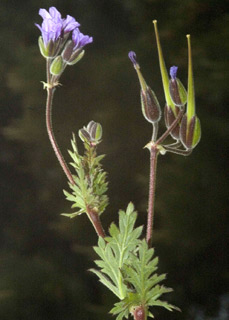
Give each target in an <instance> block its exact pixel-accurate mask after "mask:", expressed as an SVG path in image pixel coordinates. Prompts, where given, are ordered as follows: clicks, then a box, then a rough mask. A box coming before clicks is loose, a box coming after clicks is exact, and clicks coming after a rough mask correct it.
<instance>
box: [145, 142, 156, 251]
mask: <svg viewBox="0 0 229 320" xmlns="http://www.w3.org/2000/svg"><path fill="white" fill-rule="evenodd" d="M158 153H159V150H158V148H157V145H155V144H153V145H152V147H151V149H150V180H149V200H148V217H147V230H146V241H147V243H148V246H149V247H150V246H151V245H152V234H153V221H154V208H155V187H156V172H157V156H158Z"/></svg>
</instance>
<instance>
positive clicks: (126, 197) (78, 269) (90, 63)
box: [0, 0, 229, 320]
mask: <svg viewBox="0 0 229 320" xmlns="http://www.w3.org/2000/svg"><path fill="white" fill-rule="evenodd" d="M226 4H228V2H227V1H217V0H215V1H213V0H210V1H209V0H208V1H198V0H187V1H179V0H170V1H160V0H141V1H140V0H101V1H99V0H75V1H70V0H68V1H63V0H59V1H37V0H33V1H25V0H23V1H22V0H21V1H18V0H15V1H12V0H1V2H0V27H1V28H0V45H1V48H0V71H1V73H0V75H1V81H0V86H1V90H0V124H1V131H0V135H1V139H0V164H1V167H0V171H1V179H0V197H1V201H0V210H1V214H0V319H1V320H15V319H18V320H27V319H28V320H31V319H33V320H41V319H42V320H46V319H47V320H48V319H50V320H51V319H52V320H53V319H55V320H73V319H90V320H96V319H99V320H102V319H111V316H109V315H107V313H108V311H109V310H110V309H111V307H112V304H113V302H114V301H116V300H115V298H114V297H113V296H112V295H111V294H110V293H109V292H107V290H106V289H105V288H103V287H102V285H101V284H99V283H98V282H97V279H96V278H95V276H94V275H92V274H90V273H89V272H88V271H87V270H88V269H89V268H91V267H92V266H94V264H93V259H94V258H95V256H94V253H93V250H92V249H91V246H92V245H95V244H96V241H97V237H96V234H95V233H94V231H93V228H92V226H91V225H90V223H89V221H88V220H87V218H86V216H81V217H78V218H77V219H74V220H68V219H67V218H65V217H61V216H60V213H61V212H71V209H70V203H69V202H67V201H66V200H65V199H64V195H63V194H62V189H64V188H67V181H66V178H65V176H64V174H63V172H62V170H61V168H60V167H59V165H58V162H57V160H56V159H55V156H54V153H53V151H52V149H51V146H50V144H49V141H48V138H47V134H46V128H45V98H46V93H45V91H44V90H42V84H41V83H40V81H42V80H45V60H44V59H43V57H41V55H40V53H39V50H38V46H37V38H38V36H39V30H38V29H37V28H36V27H35V26H34V23H35V22H37V23H40V22H41V18H40V17H39V16H38V10H39V8H46V9H47V8H48V7H49V6H56V7H57V9H58V10H59V11H60V12H61V13H62V14H63V16H65V15H66V14H70V15H72V16H74V17H75V18H76V20H77V21H79V22H80V23H81V31H82V32H83V33H85V34H89V35H91V36H93V37H94V42H93V44H92V45H88V46H87V48H86V54H85V57H84V59H83V60H82V61H81V62H80V63H79V64H77V65H76V66H74V67H71V68H68V69H67V70H66V71H65V73H64V75H63V77H62V79H61V83H62V84H63V86H62V87H60V88H59V89H58V90H57V92H56V95H55V100H54V112H53V122H54V130H55V132H56V136H57V140H58V141H59V144H60V146H61V149H62V150H63V153H64V155H65V156H66V158H67V160H70V159H69V156H68V154H67V148H70V138H71V134H72V132H73V131H74V132H76V133H77V131H78V129H79V128H81V127H82V126H83V125H85V124H86V123H87V122H89V121H90V120H92V119H93V120H95V121H98V122H100V123H101V124H102V125H103V129H104V136H103V143H102V144H101V146H100V147H99V150H100V152H101V153H106V154H107V157H106V159H105V160H104V167H105V169H106V171H108V173H109V181H110V183H109V197H110V205H109V207H108V208H107V210H106V212H105V213H104V214H103V215H102V221H103V223H104V226H105V228H106V229H107V227H108V226H109V224H110V223H111V221H113V220H115V221H117V212H118V209H120V208H125V207H126V206H127V203H128V202H129V201H133V202H134V203H135V206H136V209H137V210H138V212H139V218H138V223H139V224H143V223H144V222H145V219H146V207H147V194H148V190H147V189H148V172H149V166H148V165H149V154H148V151H147V150H143V146H144V145H145V144H146V143H147V142H148V141H149V139H150V136H151V126H150V124H148V123H147V122H146V121H145V120H144V118H143V116H142V114H141V109H140V101H139V84H138V80H137V77H136V74H135V72H134V69H133V67H132V64H131V63H130V61H129V59H128V57H127V54H128V52H129V51H130V50H134V51H136V53H137V55H138V61H139V63H140V65H141V69H142V72H143V74H144V76H145V78H146V80H147V82H148V84H149V85H150V86H151V87H152V88H153V89H154V91H155V92H156V93H157V96H158V98H159V101H160V103H161V105H162V106H163V105H164V96H163V91H162V85H161V78H160V72H159V66H158V60H157V50H156V43H155V37H154V32H153V25H152V20H153V19H157V20H158V27H159V30H160V35H161V42H162V46H163V51H164V55H165V59H166V64H167V66H168V67H169V66H171V65H178V66H179V77H180V79H181V80H182V81H183V82H184V84H185V85H186V79H187V44H186V37H185V36H186V34H187V33H190V34H191V35H192V48H193V60H194V75H195V88H196V104H197V114H198V116H199V118H200V119H201V124H202V139H201V142H200V144H199V145H198V147H197V148H196V149H195V150H194V152H193V154H192V155H191V156H190V157H188V158H184V157H180V156H176V155H171V154H169V155H166V156H164V157H162V156H160V157H159V167H158V177H157V192H156V219H155V232H154V246H155V248H156V253H157V255H159V257H160V264H159V269H160V270H159V271H160V272H166V273H168V279H167V281H166V285H167V286H171V287H173V288H174V290H175V291H174V293H172V294H169V295H168V296H167V297H166V298H167V299H168V300H169V301H170V302H172V303H174V304H176V305H178V306H179V307H181V309H182V310H183V312H182V313H177V312H175V313H173V314H172V313H168V312H164V311H163V310H162V311H161V312H159V313H158V309H157V311H156V319H178V320H179V319H180V320H181V319H186V320H188V319H189V320H190V319H196V320H197V319H198V320H202V319H207V316H209V317H211V318H210V319H213V317H217V319H220V320H225V319H227V316H228V314H229V313H228V314H227V315H226V318H223V310H224V309H223V308H222V305H220V303H221V304H222V302H223V301H226V300H227V308H229V306H228V305H229V302H228V300H229V298H228V294H229V289H228V283H229V281H228V280H229V271H228V260H227V251H228V233H229V232H228V231H229V228H228V226H229V223H228V210H227V202H228V198H227V195H228V179H227V173H228V163H227V151H228V133H229V129H228V98H229V91H228V83H229V77H228V65H229V63H228V61H229V60H228V54H229V43H228V38H229V10H228V8H227V7H226ZM162 122H163V121H162ZM163 128H164V125H163V123H162V125H161V130H163ZM220 301H221V302H220ZM225 305H226V304H225ZM198 310H199V311H198ZM201 310H202V311H201ZM159 311H160V310H159ZM198 312H199V313H198ZM201 312H202V313H203V314H205V316H203V317H202V318H201V317H200V318H198V314H201ZM220 312H221V316H220V315H219V313H220ZM225 314H226V313H225ZM208 319H209V318H208ZM214 319H215V318H214Z"/></svg>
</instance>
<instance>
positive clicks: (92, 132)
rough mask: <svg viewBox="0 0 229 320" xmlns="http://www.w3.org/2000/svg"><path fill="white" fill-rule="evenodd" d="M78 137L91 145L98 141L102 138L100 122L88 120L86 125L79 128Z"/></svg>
mask: <svg viewBox="0 0 229 320" xmlns="http://www.w3.org/2000/svg"><path fill="white" fill-rule="evenodd" d="M79 137H80V139H81V140H82V141H83V142H87V143H89V144H92V145H96V144H98V143H100V139H101V138H102V126H101V124H100V123H98V122H95V121H90V122H89V123H88V125H87V127H83V128H82V129H80V130H79Z"/></svg>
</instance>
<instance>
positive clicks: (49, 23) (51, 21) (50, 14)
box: [35, 7, 80, 47]
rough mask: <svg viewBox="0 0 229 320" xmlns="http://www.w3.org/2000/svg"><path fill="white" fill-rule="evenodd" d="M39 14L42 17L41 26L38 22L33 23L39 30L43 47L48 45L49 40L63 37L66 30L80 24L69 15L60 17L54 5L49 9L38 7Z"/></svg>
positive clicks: (55, 40) (68, 30) (69, 30)
mask: <svg viewBox="0 0 229 320" xmlns="http://www.w3.org/2000/svg"><path fill="white" fill-rule="evenodd" d="M39 15H40V16H41V17H42V18H43V22H42V24H41V26H40V25H39V24H35V25H36V26H37V27H38V28H39V29H40V31H41V34H42V38H43V42H44V45H45V47H47V46H48V44H49V42H50V41H53V42H54V43H55V42H57V41H58V40H59V38H60V37H63V36H64V35H65V34H67V33H68V32H71V31H72V30H74V29H75V28H78V27H79V26H80V24H79V23H78V22H77V21H76V20H75V19H74V18H73V17H71V16H69V15H68V16H67V17H66V19H62V17H61V14H60V12H59V11H58V10H57V9H56V8H55V7H51V8H49V11H47V10H45V9H40V10H39Z"/></svg>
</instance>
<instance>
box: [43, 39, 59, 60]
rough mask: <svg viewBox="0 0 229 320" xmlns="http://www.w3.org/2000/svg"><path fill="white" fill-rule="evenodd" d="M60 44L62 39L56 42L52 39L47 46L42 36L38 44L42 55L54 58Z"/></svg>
mask: <svg viewBox="0 0 229 320" xmlns="http://www.w3.org/2000/svg"><path fill="white" fill-rule="evenodd" d="M60 45H61V39H59V40H58V41H55V42H53V41H52V40H50V41H49V42H48V44H47V46H45V44H44V41H43V38H42V36H40V37H39V38H38V46H39V49H40V52H41V55H42V56H43V57H44V58H46V59H47V58H54V57H55V56H56V55H57V53H58V51H59V49H60Z"/></svg>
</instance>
